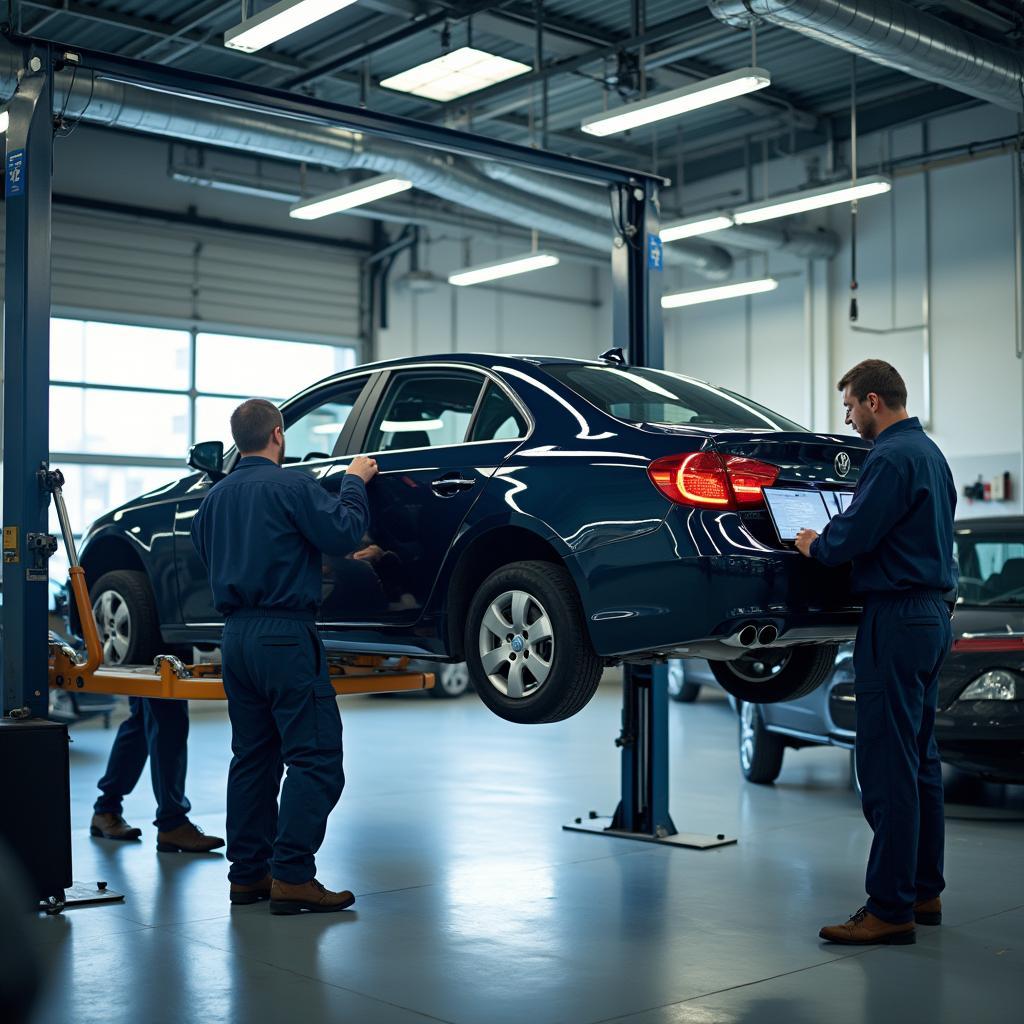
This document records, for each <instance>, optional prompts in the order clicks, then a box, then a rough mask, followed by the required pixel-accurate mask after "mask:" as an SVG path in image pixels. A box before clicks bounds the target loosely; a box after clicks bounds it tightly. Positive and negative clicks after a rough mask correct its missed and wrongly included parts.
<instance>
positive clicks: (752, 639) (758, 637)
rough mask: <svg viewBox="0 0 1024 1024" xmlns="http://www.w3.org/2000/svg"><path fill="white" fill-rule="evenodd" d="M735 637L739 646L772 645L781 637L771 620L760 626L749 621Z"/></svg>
mask: <svg viewBox="0 0 1024 1024" xmlns="http://www.w3.org/2000/svg"><path fill="white" fill-rule="evenodd" d="M733 639H734V640H735V642H736V644H737V645H738V646H739V647H771V645H772V644H773V643H775V641H776V640H778V639H779V630H778V627H777V626H775V625H773V624H772V623H771V622H769V623H766V624H765V625H763V626H760V627H759V626H757V625H755V624H754V623H753V622H748V623H747V624H746V625H745V626H744V627H743V628H742V629H741V630H740V631H739V632H738V633H737V634H736V635H735V637H734V638H733Z"/></svg>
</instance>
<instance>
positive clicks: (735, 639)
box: [722, 622, 757, 647]
mask: <svg viewBox="0 0 1024 1024" xmlns="http://www.w3.org/2000/svg"><path fill="white" fill-rule="evenodd" d="M722 643H724V644H728V646H730V647H753V646H754V644H755V643H757V626H755V625H754V624H753V623H752V622H748V623H747V624H746V625H745V626H744V627H743V628H742V629H741V630H740V631H739V632H738V633H733V635H732V636H728V637H726V638H725V639H724V640H723V641H722Z"/></svg>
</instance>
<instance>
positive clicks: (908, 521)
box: [796, 359, 957, 945]
mask: <svg viewBox="0 0 1024 1024" xmlns="http://www.w3.org/2000/svg"><path fill="white" fill-rule="evenodd" d="M838 388H839V390H840V391H841V392H842V393H843V405H844V406H845V408H846V422H847V424H849V425H850V426H852V427H853V428H854V429H855V430H856V431H857V433H858V434H860V436H861V437H863V438H864V439H865V440H869V441H874V448H873V449H872V450H871V452H870V453H869V454H868V457H867V458H866V459H865V460H864V464H863V467H862V468H861V473H860V478H859V480H858V482H857V487H856V491H855V493H854V496H853V501H852V503H851V504H850V507H849V509H848V510H847V511H846V512H844V513H843V514H842V515H837V516H835V517H834V518H833V519H832V520H831V521H830V522H829V523H828V525H827V526H825V527H824V529H823V530H822V532H821V534H820V536H819V534H818V533H816V532H815V531H814V530H801V531H800V533H799V534H798V535H797V538H796V546H797V548H798V549H799V550H800V552H801V554H803V555H805V556H806V557H808V558H815V559H817V560H818V561H819V562H821V563H823V564H824V565H827V566H837V565H842V564H844V563H846V562H852V563H853V571H852V589H853V591H854V592H855V593H856V594H857V595H858V597H859V598H860V600H861V601H862V603H863V606H864V613H863V617H862V619H861V623H860V628H859V630H858V632H857V642H856V646H855V648H854V655H853V661H854V672H855V676H856V680H855V683H854V689H855V692H856V696H857V753H856V757H857V771H858V775H859V777H860V784H861V790H862V800H863V807H864V817H865V818H866V819H867V821H868V824H869V825H870V826H871V829H872V831H873V832H874V840H873V842H872V844H871V854H870V857H869V859H868V868H867V880H866V889H867V893H868V900H867V905H866V906H865V907H862V908H861V909H860V910H858V911H857V912H856V913H855V914H854V915H853V917H851V918H850V919H849V921H847V922H846V923H845V924H839V925H830V926H828V927H826V928H822V929H821V932H820V935H821V938H823V939H826V940H827V941H829V942H838V943H843V944H847V945H869V944H875V943H887V944H899V945H904V944H909V943H912V942H914V940H915V922H916V923H918V924H939V923H940V922H941V919H942V904H941V900H940V898H939V894H940V893H941V892H942V890H943V888H944V886H945V883H944V881H943V877H942V861H943V841H944V818H943V791H942V768H941V764H940V762H939V754H938V746H937V744H936V742H935V735H934V725H935V705H936V697H937V692H938V677H939V669H940V668H941V667H942V662H943V660H944V658H945V656H946V654H947V652H948V651H949V649H950V645H951V642H952V629H951V626H950V606H949V604H948V603H947V595H948V592H949V591H952V590H953V589H954V588H955V586H956V580H957V570H956V563H955V561H954V559H953V513H954V509H955V508H956V489H955V487H954V485H953V478H952V475H951V473H950V470H949V466H948V465H947V463H946V460H945V458H944V457H943V455H942V452H940V451H939V449H938V448H937V447H936V445H935V444H934V442H932V441H931V439H930V438H928V437H927V436H926V435H925V433H924V430H923V429H922V428H921V424H920V422H919V420H918V419H917V418H916V417H911V416H908V415H907V410H906V400H907V388H906V385H905V384H904V382H903V379H902V378H901V377H900V375H899V373H898V372H897V371H896V370H895V368H894V367H892V366H890V365H889V364H888V363H886V362H883V361H882V360H880V359H868V360H865V361H864V362H862V363H859V364H858V365H857V366H855V367H854V368H853V369H852V370H850V371H849V372H848V373H847V374H845V376H844V377H843V378H842V380H840V381H839V385H838Z"/></svg>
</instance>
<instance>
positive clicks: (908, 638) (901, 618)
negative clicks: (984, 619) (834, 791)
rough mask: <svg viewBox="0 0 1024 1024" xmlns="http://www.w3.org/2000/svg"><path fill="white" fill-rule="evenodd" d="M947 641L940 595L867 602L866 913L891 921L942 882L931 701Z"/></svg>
mask: <svg viewBox="0 0 1024 1024" xmlns="http://www.w3.org/2000/svg"><path fill="white" fill-rule="evenodd" d="M951 642H952V629H951V626H950V621H949V610H948V608H947V607H946V605H945V603H944V602H943V601H942V600H941V598H939V597H938V596H937V595H936V596H933V595H929V594H920V595H911V596H905V597H897V596H895V595H893V596H884V597H883V596H872V597H869V598H867V599H865V604H864V616H863V619H862V620H861V625H860V629H859V630H858V633H857V643H856V645H855V648H854V653H853V663H854V671H855V674H856V679H855V683H854V689H855V692H856V695H857V773H858V776H859V778H860V785H861V793H862V796H861V799H862V803H863V808H864V817H865V818H866V819H867V822H868V824H869V825H870V826H871V829H872V831H873V832H874V839H873V841H872V843H871V854H870V857H869V859H868V869H867V880H866V886H865V888H866V889H867V893H868V902H867V908H868V910H869V911H870V912H871V913H872V914H874V915H875V916H876V917H880V918H881V919H882V920H883V921H888V922H890V923H892V924H902V923H904V922H907V921H912V920H913V918H914V910H913V907H914V903H915V901H917V900H927V899H932V898H933V897H935V896H938V895H939V893H940V892H942V890H943V888H944V887H945V882H944V880H943V877H942V866H943V844H944V838H945V819H944V814H943V793H942V765H941V763H940V762H939V750H938V745H937V744H936V742H935V705H936V699H937V696H938V677H939V670H940V668H941V667H942V662H943V659H944V658H945V657H946V654H947V653H948V651H949V649H950V644H951Z"/></svg>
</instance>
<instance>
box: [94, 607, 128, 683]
mask: <svg viewBox="0 0 1024 1024" xmlns="http://www.w3.org/2000/svg"><path fill="white" fill-rule="evenodd" d="M92 613H93V615H94V616H95V617H96V629H97V631H98V632H99V635H100V643H101V644H102V645H103V660H104V661H105V662H106V663H107V664H108V665H120V664H122V663H123V662H124V660H125V658H126V657H127V655H128V651H129V649H130V648H131V644H132V616H131V612H130V611H129V610H128V602H127V601H126V600H125V599H124V597H122V596H121V594H119V593H118V592H117V591H116V590H103V591H101V592H100V593H99V595H97V597H96V600H95V601H93V605H92Z"/></svg>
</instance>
